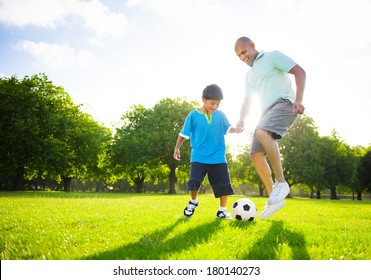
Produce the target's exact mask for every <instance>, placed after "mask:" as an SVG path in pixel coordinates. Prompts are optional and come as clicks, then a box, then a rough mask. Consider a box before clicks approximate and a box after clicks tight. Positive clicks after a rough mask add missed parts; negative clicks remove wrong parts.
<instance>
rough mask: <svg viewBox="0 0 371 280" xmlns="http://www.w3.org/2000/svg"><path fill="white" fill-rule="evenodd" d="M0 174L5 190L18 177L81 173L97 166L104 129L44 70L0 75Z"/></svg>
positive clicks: (18, 182)
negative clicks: (42, 71) (7, 76)
mask: <svg viewBox="0 0 371 280" xmlns="http://www.w3.org/2000/svg"><path fill="white" fill-rule="evenodd" d="M0 112H1V114H0V141H1V143H0V144H1V145H0V146H1V148H0V156H1V159H2V160H1V163H0V174H1V175H0V178H1V185H2V187H4V188H7V189H12V190H15V189H19V190H21V189H24V182H23V181H24V179H25V177H27V178H28V179H30V180H31V179H33V178H37V180H38V181H39V180H40V179H45V178H55V179H61V178H63V179H64V182H65V190H69V182H71V180H72V177H82V178H83V177H86V176H87V175H88V172H89V171H92V170H94V169H95V168H96V166H97V161H98V154H99V153H101V152H102V147H103V146H102V142H104V141H106V140H107V139H109V135H110V133H109V131H108V130H107V129H106V128H105V127H103V126H101V125H98V123H97V122H95V121H94V120H93V118H92V117H91V116H90V115H88V114H86V113H83V112H81V110H80V106H77V105H75V104H74V103H73V101H72V99H71V98H70V96H69V95H68V93H66V92H65V91H64V89H63V88H62V87H58V86H55V85H53V83H52V82H51V81H49V80H48V77H47V76H46V75H45V74H39V75H33V76H31V77H28V76H26V77H24V78H23V79H22V80H18V79H17V78H16V77H15V76H13V77H10V78H0Z"/></svg>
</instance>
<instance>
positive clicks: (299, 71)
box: [289, 64, 306, 114]
mask: <svg viewBox="0 0 371 280" xmlns="http://www.w3.org/2000/svg"><path fill="white" fill-rule="evenodd" d="M289 73H290V74H293V75H294V76H295V83H296V99H295V102H294V106H293V111H294V113H296V114H303V113H304V109H305V108H304V106H303V95H304V88H305V81H306V74H305V71H304V69H303V68H301V67H300V66H299V65H298V64H296V65H295V66H294V67H292V68H291V70H290V71H289Z"/></svg>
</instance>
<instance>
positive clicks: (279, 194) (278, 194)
mask: <svg viewBox="0 0 371 280" xmlns="http://www.w3.org/2000/svg"><path fill="white" fill-rule="evenodd" d="M289 193H290V187H289V184H287V183H286V182H276V183H275V184H274V186H273V190H272V193H271V194H270V196H269V199H268V203H269V204H270V205H274V204H277V203H280V202H282V201H283V200H284V199H285V198H286V196H287V195H288V194H289Z"/></svg>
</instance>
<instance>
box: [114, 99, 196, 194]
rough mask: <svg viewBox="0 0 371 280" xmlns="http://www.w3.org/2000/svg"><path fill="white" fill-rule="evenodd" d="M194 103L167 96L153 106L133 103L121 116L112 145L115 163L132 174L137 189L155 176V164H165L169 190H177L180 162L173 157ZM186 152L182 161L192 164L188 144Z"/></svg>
mask: <svg viewBox="0 0 371 280" xmlns="http://www.w3.org/2000/svg"><path fill="white" fill-rule="evenodd" d="M194 106H195V103H194V102H193V103H192V102H188V101H186V100H184V99H181V98H177V99H170V98H165V99H162V100H160V101H159V102H158V103H157V104H155V106H154V107H153V108H150V109H147V108H145V107H144V106H143V105H136V106H133V107H132V108H131V109H130V111H129V112H127V113H126V114H125V115H124V116H123V117H122V121H123V125H122V127H120V128H118V129H117V130H116V134H115V136H114V140H113V144H112V147H111V156H112V163H113V164H114V166H115V168H116V170H117V171H118V172H119V173H121V174H122V176H124V175H125V174H126V176H129V178H130V179H131V180H132V181H133V182H134V183H135V185H136V187H137V192H142V191H143V184H144V182H145V181H148V180H150V178H151V176H152V177H156V174H155V173H154V172H155V171H156V167H158V166H159V165H166V166H167V167H168V168H169V182H170V189H169V193H175V183H176V181H177V179H176V168H177V167H178V165H179V163H178V162H177V161H175V160H174V159H173V152H174V145H175V142H176V138H177V136H178V134H179V132H180V130H181V128H182V125H183V123H184V120H185V118H186V116H187V114H188V113H189V111H190V110H192V109H193V108H194ZM183 155H184V158H183V160H182V162H181V163H180V164H186V165H187V164H189V160H188V161H187V157H188V158H189V149H187V145H185V147H184V148H183ZM157 170H158V169H157ZM151 174H152V175H151Z"/></svg>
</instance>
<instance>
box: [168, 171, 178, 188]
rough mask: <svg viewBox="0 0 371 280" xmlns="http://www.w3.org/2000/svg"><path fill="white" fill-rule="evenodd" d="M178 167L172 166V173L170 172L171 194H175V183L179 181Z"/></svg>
mask: <svg viewBox="0 0 371 280" xmlns="http://www.w3.org/2000/svg"><path fill="white" fill-rule="evenodd" d="M175 170H176V167H175V165H174V166H170V173H169V182H170V189H169V194H174V193H175V184H176V182H177V177H176V172H175Z"/></svg>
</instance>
